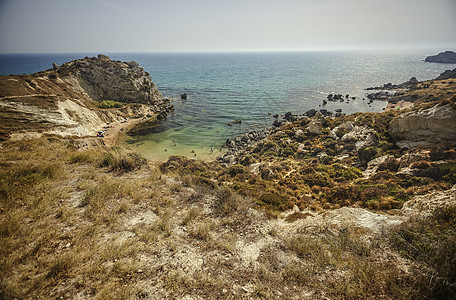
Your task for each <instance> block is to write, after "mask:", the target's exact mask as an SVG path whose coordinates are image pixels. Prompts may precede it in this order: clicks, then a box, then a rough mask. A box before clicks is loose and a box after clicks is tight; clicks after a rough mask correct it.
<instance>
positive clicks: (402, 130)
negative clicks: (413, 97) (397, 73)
mask: <svg viewBox="0 0 456 300" xmlns="http://www.w3.org/2000/svg"><path fill="white" fill-rule="evenodd" d="M389 132H390V135H391V136H392V137H393V138H394V139H395V140H396V141H397V144H398V145H399V146H401V147H405V148H410V147H413V146H417V145H422V144H426V143H427V144H429V143H439V142H446V141H454V140H456V111H455V110H454V108H453V107H452V106H451V105H449V104H447V105H444V106H438V105H436V106H434V107H432V108H429V109H422V110H420V111H417V112H410V113H406V114H403V115H401V116H398V117H396V118H394V119H393V120H391V122H390V128H389Z"/></svg>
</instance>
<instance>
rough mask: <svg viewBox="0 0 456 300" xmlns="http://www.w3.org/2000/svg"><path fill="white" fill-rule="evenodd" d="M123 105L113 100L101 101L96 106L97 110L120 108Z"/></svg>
mask: <svg viewBox="0 0 456 300" xmlns="http://www.w3.org/2000/svg"><path fill="white" fill-rule="evenodd" d="M124 106H125V103H122V102H118V101H114V100H103V101H101V102H100V104H98V107H99V108H121V107H124Z"/></svg>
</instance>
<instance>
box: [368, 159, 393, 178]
mask: <svg viewBox="0 0 456 300" xmlns="http://www.w3.org/2000/svg"><path fill="white" fill-rule="evenodd" d="M398 167H399V162H398V161H397V159H396V158H395V157H394V156H393V155H384V156H380V157H377V158H374V159H373V160H371V161H369V163H368V164H367V168H366V170H365V171H364V172H363V175H364V176H365V177H370V176H372V175H373V174H375V173H377V172H378V171H385V170H389V171H393V172H395V171H397V169H398Z"/></svg>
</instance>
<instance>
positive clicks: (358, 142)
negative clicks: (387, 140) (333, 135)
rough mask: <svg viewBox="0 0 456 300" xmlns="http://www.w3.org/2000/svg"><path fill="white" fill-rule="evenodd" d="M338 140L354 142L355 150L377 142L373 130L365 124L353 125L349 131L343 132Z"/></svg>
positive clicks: (374, 144)
mask: <svg viewBox="0 0 456 300" xmlns="http://www.w3.org/2000/svg"><path fill="white" fill-rule="evenodd" d="M340 140H341V141H342V142H350V141H352V142H354V143H355V148H356V150H359V149H360V148H363V147H371V146H376V145H377V144H378V139H377V136H376V132H375V130H373V129H370V128H368V127H366V126H355V127H354V128H353V129H352V130H351V131H350V132H348V133H346V134H344V135H343V136H342V138H341V139H340Z"/></svg>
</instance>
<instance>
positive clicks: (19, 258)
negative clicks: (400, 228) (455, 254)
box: [0, 139, 449, 299]
mask: <svg viewBox="0 0 456 300" xmlns="http://www.w3.org/2000/svg"><path fill="white" fill-rule="evenodd" d="M109 153H111V154H109ZM111 155H112V156H111ZM117 155H118V156H119V157H125V156H127V157H128V154H127V153H123V154H122V153H119V152H118V150H111V152H109V150H107V151H104V152H94V151H85V152H74V150H73V149H71V148H68V146H67V145H66V143H64V142H62V141H59V140H58V139H57V140H55V139H53V140H52V142H50V141H49V140H46V139H42V140H37V141H28V142H17V143H11V144H8V145H5V147H4V148H3V149H1V150H0V157H1V164H2V169H1V171H0V176H1V177H0V191H1V193H0V196H1V202H0V205H1V206H0V208H1V210H0V239H1V242H0V272H1V274H2V278H1V280H0V296H1V298H5V299H12V298H18V299H36V298H60V297H63V298H75V297H82V298H88V299H113V298H115V299H143V298H145V299H147V298H184V297H185V296H190V297H193V298H195V297H201V298H205V299H217V298H230V299H241V298H254V299H255V298H266V299H269V298H273V299H274V298H275V299H282V298H284V299H291V298H305V297H315V298H323V297H328V298H340V299H369V298H371V299H374V298H385V299H410V298H420V295H418V294H417V293H418V292H422V290H419V289H417V286H419V284H420V283H421V282H422V281H420V280H421V279H423V278H425V277H423V276H424V275H423V274H422V273H420V272H419V271H417V270H414V269H412V270H411V271H410V273H405V272H404V271H403V270H401V269H400V268H398V266H396V265H395V263H396V262H397V261H396V260H394V259H392V258H390V257H389V256H387V255H386V254H385V253H389V252H388V251H390V250H388V244H387V243H386V242H385V239H384V238H383V237H380V236H379V237H376V240H378V242H375V243H372V242H369V241H367V240H364V239H363V238H362V236H361V235H360V234H359V233H358V232H357V231H356V230H352V229H351V228H348V229H344V230H340V231H339V232H336V233H334V231H328V230H327V228H321V230H319V231H306V230H304V229H303V230H297V231H296V230H295V231H283V228H282V227H280V226H282V225H280V226H279V225H277V224H278V223H277V222H278V221H277V220H268V219H267V218H266V217H265V216H264V214H262V213H260V212H258V211H255V210H253V209H252V207H253V206H254V205H255V203H253V201H254V200H251V199H248V198H246V197H242V196H240V195H239V194H238V193H237V192H235V191H234V190H233V189H232V188H231V187H230V186H229V185H218V184H217V183H214V182H213V181H210V180H205V179H204V178H202V177H201V176H190V175H189V176H182V175H173V174H169V173H168V174H167V175H164V174H162V173H161V171H160V170H159V168H158V167H156V166H154V165H151V164H141V165H140V168H138V166H136V167H134V168H132V169H129V168H124V169H123V170H122V171H120V172H119V170H118V169H116V168H114V169H112V168H111V166H110V165H109V164H108V165H106V166H104V165H105V164H100V161H101V160H102V158H103V157H107V156H110V157H115V156H117ZM102 165H103V166H102ZM113 165H116V164H113ZM128 170H131V171H129V172H127V171H128ZM447 215H448V214H446V215H445V216H447ZM442 218H443V217H442ZM300 221H303V219H301V218H296V219H289V220H288V222H287V221H283V223H284V224H288V225H286V226H292V225H293V224H294V222H300ZM296 232H297V233H296ZM256 245H257V246H256ZM256 247H257V248H256ZM445 249H447V248H445ZM448 249H449V248H448ZM252 253H253V254H252ZM255 253H257V254H255ZM385 257H386V258H385ZM420 276H421V277H420ZM417 291H418V292H417ZM306 295H307V296H306ZM309 295H310V296H309Z"/></svg>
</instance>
